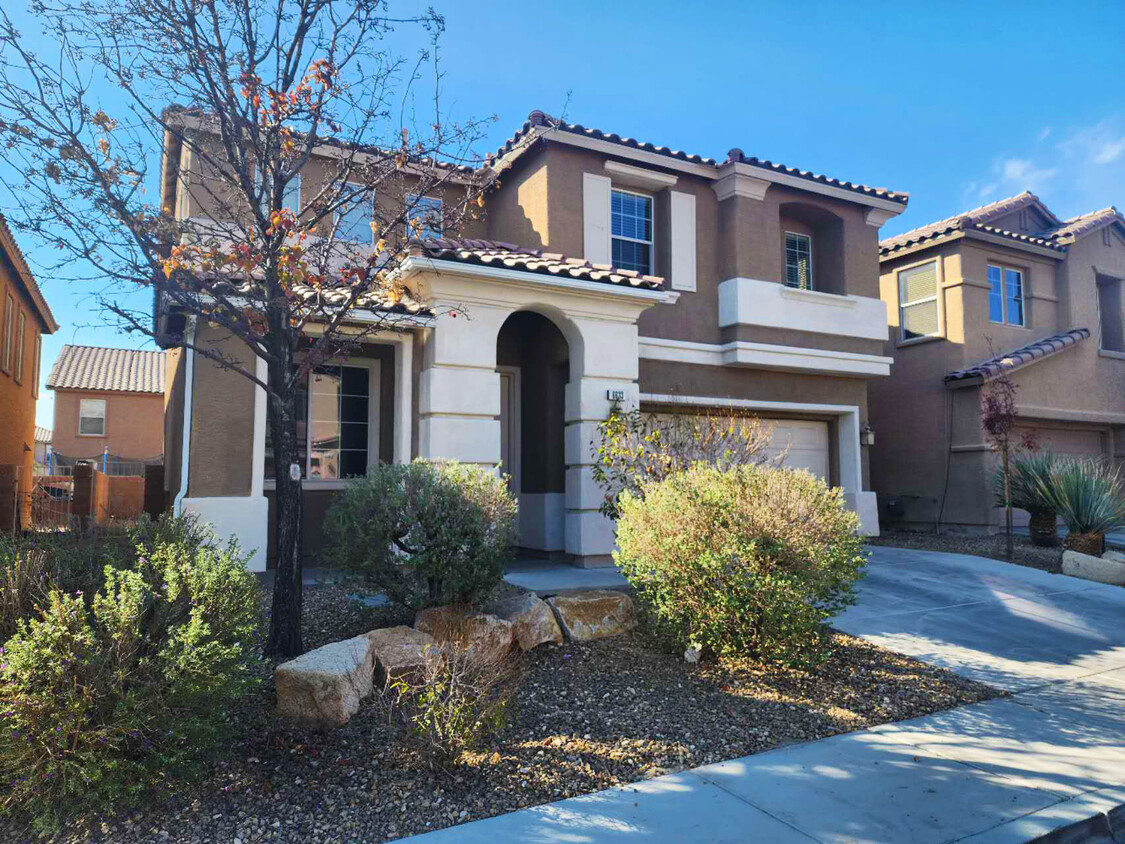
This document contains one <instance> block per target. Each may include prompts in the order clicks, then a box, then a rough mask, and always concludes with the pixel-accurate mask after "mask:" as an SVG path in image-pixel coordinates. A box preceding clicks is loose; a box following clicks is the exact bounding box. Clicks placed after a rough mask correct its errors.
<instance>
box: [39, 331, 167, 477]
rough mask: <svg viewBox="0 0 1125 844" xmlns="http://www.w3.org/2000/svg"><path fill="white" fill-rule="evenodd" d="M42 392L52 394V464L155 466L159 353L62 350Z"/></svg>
mask: <svg viewBox="0 0 1125 844" xmlns="http://www.w3.org/2000/svg"><path fill="white" fill-rule="evenodd" d="M47 389H49V390H54V391H55V421H54V431H53V433H52V437H51V444H52V448H53V450H54V452H55V455H56V458H59V457H62V458H64V459H66V460H68V461H72V460H73V459H78V458H101V457H102V456H103V455H104V454H106V453H107V452H108V453H109V455H110V457H111V458H113V457H120V458H124V459H125V460H128V461H139V460H145V461H148V462H154V461H155V462H159V460H158V459H157V458H159V457H160V456H161V455H162V454H163V453H164V353H163V352H160V351H142V350H138V349H107V348H102V347H100V346H63V348H62V350H61V351H60V352H59V356H58V358H57V359H56V360H55V365H54V367H52V369H51V374H50V375H49V376H48V378H47Z"/></svg>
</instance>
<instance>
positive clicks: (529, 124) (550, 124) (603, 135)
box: [489, 110, 910, 205]
mask: <svg viewBox="0 0 1125 844" xmlns="http://www.w3.org/2000/svg"><path fill="white" fill-rule="evenodd" d="M538 129H544V130H555V131H560V132H569V133H570V134H572V135H582V136H583V137H587V138H596V139H597V140H601V141H608V142H610V143H614V144H620V145H621V146H625V147H629V148H631V149H637V150H642V151H644V152H651V153H655V154H657V155H665V156H667V157H669V158H674V159H677V160H679V161H686V162H689V163H691V164H699V165H701V166H704V167H710V168H713V169H715V170H718V169H719V168H721V167H723V166H726V165H727V164H731V163H736V162H738V163H743V164H750V165H753V166H755V167H763V168H765V169H767V170H774V171H776V172H778V173H784V174H786V175H789V176H796V177H798V178H801V179H807V180H809V181H811V182H819V183H820V184H824V185H830V186H832V187H838V188H843V189H844V190H849V191H853V192H855V193H860V194H864V195H866V196H873V197H877V198H879V199H886V200H890V201H891V202H898V203H901V204H902V205H905V204H906V203H907V201H908V200H909V199H910V195H909V194H907V193H903V192H901V191H892V190H888V189H886V188H877V187H870V186H868V185H860V184H855V183H853V182H845V181H841V180H839V179H833V178H831V177H829V176H823V175H821V174H819V173H812V172H809V171H808V170H799V169H797V168H796V167H787V166H786V165H784V164H778V163H776V162H773V161H768V160H762V159H759V158H755V157H753V156H746V155H744V154H743V152H742V150H740V149H732V150H731V151H730V152H729V153H728V154H727V160H726V161H725V162H722V163H720V162H718V161H716V160H715V159H713V158H704V157H703V156H701V155H694V154H691V153H686V152H683V151H681V150H678V149H669V148H668V147H664V146H656V145H655V144H651V143H648V142H646V141H638V140H636V139H635V138H623V137H621V136H620V135H618V134H616V133H615V132H603V131H602V130H601V129H591V128H588V127H586V126H583V125H581V124H580V123H565V122H563V121H562V120H559V119H557V118H554V117H551V116H550V115H548V114H544V113H543V112H542V111H538V110H536V111H533V112H531V114H529V115H528V116H527V120H526V121H525V122H524V124H523V126H521V127H520V128H519V129H517V130H516V132H515V133H514V134H513V135H512V137H510V138H508V140H507V141H505V142H504V144H503V146H501V147H500V148H499V149H498V150H497V151H496V152H495V153H493V154H492V155H491V156H489V160H490V162H495V161H496V160H497V159H500V158H503V157H504V156H505V155H507V154H508V153H510V152H512V151H513V150H516V149H517V148H518V147H519V146H520V145H521V144H522V143H523V142H524V140H525V139H527V138H529V137H530V136H532V135H533V134H536V130H538ZM521 152H522V151H519V152H517V155H518V154H520V153H521Z"/></svg>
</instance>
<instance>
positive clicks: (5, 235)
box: [0, 214, 59, 334]
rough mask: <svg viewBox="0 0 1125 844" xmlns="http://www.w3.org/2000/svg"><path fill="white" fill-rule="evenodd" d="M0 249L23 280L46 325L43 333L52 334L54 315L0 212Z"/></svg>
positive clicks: (54, 327) (56, 328)
mask: <svg viewBox="0 0 1125 844" xmlns="http://www.w3.org/2000/svg"><path fill="white" fill-rule="evenodd" d="M0 250H3V251H4V252H6V253H8V259H9V260H10V261H11V262H12V265H13V266H14V267H15V268H16V272H17V273H18V274H19V276H20V278H21V279H22V280H23V283H24V286H25V287H26V288H27V295H28V296H30V297H31V301H32V302H33V303H34V304H35V309H36V310H37V311H39V317H40V319H41V320H42V321H43V324H44V325H45V326H46V329H45V332H44V333H46V334H54V333H55V332H56V331H58V330H59V324H58V323H57V322H55V315H54V314H52V313H51V308H50V306H49V305H48V304H47V300H46V299H44V298H43V291H42V290H40V289H39V283H38V282H37V281H36V280H35V276H34V274H33V273H32V272H31V267H29V266H28V265H27V258H25V257H24V254H23V251H22V250H21V249H20V247H19V244H18V243H16V236H15V235H14V234H12V230H11V229H10V228H9V227H8V221H7V220H6V219H4V215H3V214H0Z"/></svg>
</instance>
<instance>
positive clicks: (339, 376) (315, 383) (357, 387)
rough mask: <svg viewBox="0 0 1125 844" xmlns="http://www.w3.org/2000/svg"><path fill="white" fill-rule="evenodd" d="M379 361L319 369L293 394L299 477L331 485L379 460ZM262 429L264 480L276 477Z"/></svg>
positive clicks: (269, 441)
mask: <svg viewBox="0 0 1125 844" xmlns="http://www.w3.org/2000/svg"><path fill="white" fill-rule="evenodd" d="M378 402H379V362H378V361H377V360H372V361H370V365H364V366H355V365H350V364H333V365H328V366H319V367H317V368H316V369H315V370H313V372H312V373H310V374H309V379H308V381H307V382H306V384H305V385H303V387H302V388H301V389H299V390H298V391H297V443H298V446H297V453H298V456H297V459H298V463H299V465H300V467H301V476H302V477H303V478H306V479H308V480H310V481H335V480H342V479H344V478H350V477H353V476H356V475H364V474H366V473H367V467H368V466H369V465H371V463H372V462H376V461H378V442H379V437H378V428H379V415H378ZM275 472H276V467H275V466H274V459H273V436H272V433H271V431H270V429H269V426H267V427H266V465H265V477H266V478H267V479H273V478H276V477H277V476H276V474H275Z"/></svg>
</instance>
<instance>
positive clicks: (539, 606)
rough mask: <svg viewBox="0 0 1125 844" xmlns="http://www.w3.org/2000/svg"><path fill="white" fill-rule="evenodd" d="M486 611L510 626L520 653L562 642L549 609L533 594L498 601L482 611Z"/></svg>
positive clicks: (559, 631)
mask: <svg viewBox="0 0 1125 844" xmlns="http://www.w3.org/2000/svg"><path fill="white" fill-rule="evenodd" d="M485 611H486V612H489V613H491V614H492V615H494V616H496V617H497V618H502V619H504V620H505V621H510V622H511V623H512V628H513V630H514V632H515V634H516V642H517V643H518V644H519V646H520V650H524V651H530V650H531V649H532V648H535V647H538V646H539V645H542V644H545V643H547V642H550V643H552V644H555V645H558V644H561V643H562V641H563V634H562V630H561V629H560V628H559V623H558V621H557V620H555V614H554V613H553V612H551V607H550V606H549V605H548V604H547V602H546V601H544V600H543V599H542V598H540V597H539V596H538V595H535V594H534V593H532V592H524V593H522V594H512V595H507V596H505V597H503V598H498V599H497V600H495V601H493V602H492V603H490V604H489V605H488V606H487V607H485Z"/></svg>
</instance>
